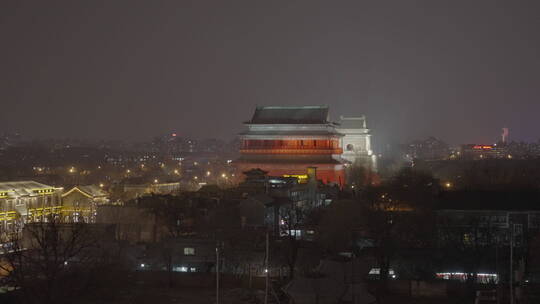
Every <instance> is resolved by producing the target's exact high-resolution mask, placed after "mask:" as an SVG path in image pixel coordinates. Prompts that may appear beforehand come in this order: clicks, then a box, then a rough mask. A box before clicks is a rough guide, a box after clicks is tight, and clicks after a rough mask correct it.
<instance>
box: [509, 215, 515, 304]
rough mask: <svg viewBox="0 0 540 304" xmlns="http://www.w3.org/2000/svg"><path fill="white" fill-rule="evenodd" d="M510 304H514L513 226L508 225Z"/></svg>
mask: <svg viewBox="0 0 540 304" xmlns="http://www.w3.org/2000/svg"><path fill="white" fill-rule="evenodd" d="M510 304H514V224H510Z"/></svg>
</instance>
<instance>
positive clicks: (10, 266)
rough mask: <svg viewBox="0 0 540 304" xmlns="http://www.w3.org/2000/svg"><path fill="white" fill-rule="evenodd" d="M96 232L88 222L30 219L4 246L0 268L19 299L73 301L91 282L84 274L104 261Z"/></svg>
mask: <svg viewBox="0 0 540 304" xmlns="http://www.w3.org/2000/svg"><path fill="white" fill-rule="evenodd" d="M97 235H98V233H97V232H96V231H95V229H94V230H92V229H91V228H90V226H89V225H88V224H84V223H62V222H60V220H58V218H53V217H50V218H48V219H47V221H46V222H36V223H29V224H27V225H26V226H25V227H24V230H23V233H22V235H19V236H16V237H14V238H13V239H12V240H11V242H9V245H8V246H5V247H4V252H3V253H4V254H3V258H4V263H1V264H0V268H2V270H3V271H4V272H6V273H7V283H8V284H9V285H12V286H14V287H16V288H17V289H18V296H19V297H20V302H22V303H46V304H49V303H70V302H71V303H72V301H73V299H75V298H78V297H80V296H81V295H83V294H85V292H87V291H88V288H89V286H90V285H91V284H90V278H91V276H89V275H86V274H90V273H92V270H93V269H95V268H96V267H97V266H98V265H99V263H98V261H103V256H102V255H101V251H100V246H99V243H98V238H97Z"/></svg>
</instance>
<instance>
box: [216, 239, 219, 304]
mask: <svg viewBox="0 0 540 304" xmlns="http://www.w3.org/2000/svg"><path fill="white" fill-rule="evenodd" d="M216 304H219V242H218V243H217V244H216Z"/></svg>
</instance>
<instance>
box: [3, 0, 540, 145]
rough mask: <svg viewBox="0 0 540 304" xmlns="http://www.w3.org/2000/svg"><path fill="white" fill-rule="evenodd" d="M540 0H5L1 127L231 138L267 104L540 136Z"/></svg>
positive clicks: (438, 130)
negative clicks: (321, 106)
mask: <svg viewBox="0 0 540 304" xmlns="http://www.w3.org/2000/svg"><path fill="white" fill-rule="evenodd" d="M539 16H540V5H539V1H530V2H525V1H434V0H427V1H404V0H396V1H369V2H367V1H330V0H328V1H324V2H323V1H320V2H319V1H313V0H310V1H292V0H288V1H255V0H245V1H222V0H220V1H203V0H195V1H183V0H178V1H150V0H148V1H134V0H128V1H119V0H114V1H111V0H107V1H97V0H92V1H73V0H71V1H43V0H38V1H18V0H17V1H6V0H3V1H1V2H0V25H1V26H0V41H1V42H0V43H1V44H0V46H1V47H0V100H1V105H2V107H1V110H0V133H2V132H4V131H7V132H13V131H18V132H21V133H23V134H24V135H26V136H28V137H38V138H53V137H54V138H58V137H80V138H92V139H97V138H104V139H126V140H145V139H149V138H151V137H153V136H156V135H160V134H164V133H168V132H173V131H175V132H177V133H178V134H179V135H181V136H194V137H205V138H206V137H217V138H223V139H232V138H233V137H234V136H235V134H236V133H238V132H239V131H240V130H241V128H242V126H241V122H243V121H246V120H248V119H249V118H250V117H251V114H252V113H253V110H254V107H255V106H256V105H319V104H328V105H330V106H331V113H332V115H333V119H337V118H338V117H339V115H342V114H345V115H360V114H365V115H367V118H368V125H369V126H370V127H371V128H372V129H373V132H374V134H375V136H376V137H375V138H374V139H375V141H376V142H377V143H378V144H379V145H381V144H384V143H386V142H395V141H400V142H403V141H406V140H410V139H414V138H422V137H426V136H429V135H434V136H437V137H440V138H442V139H443V140H445V141H447V142H449V143H452V144H457V143H469V142H470V143H473V142H482V143H491V142H494V141H495V140H497V139H498V137H499V134H500V132H501V130H500V129H501V128H502V127H509V128H510V139H513V140H527V141H533V140H534V141H536V140H537V139H538V138H540V119H539V114H540V99H539V96H540V58H539V56H540V55H539V54H540V17H539Z"/></svg>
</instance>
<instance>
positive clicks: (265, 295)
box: [264, 230, 270, 304]
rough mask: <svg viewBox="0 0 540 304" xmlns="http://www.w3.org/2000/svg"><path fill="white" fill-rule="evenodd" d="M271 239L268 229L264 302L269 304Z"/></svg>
mask: <svg viewBox="0 0 540 304" xmlns="http://www.w3.org/2000/svg"><path fill="white" fill-rule="evenodd" d="M269 249H270V241H269V237H268V230H267V231H266V257H265V261H264V265H265V269H264V272H265V274H266V287H265V291H264V304H268V281H269V275H270V269H269V268H268V256H269V255H270V250H269Z"/></svg>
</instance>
